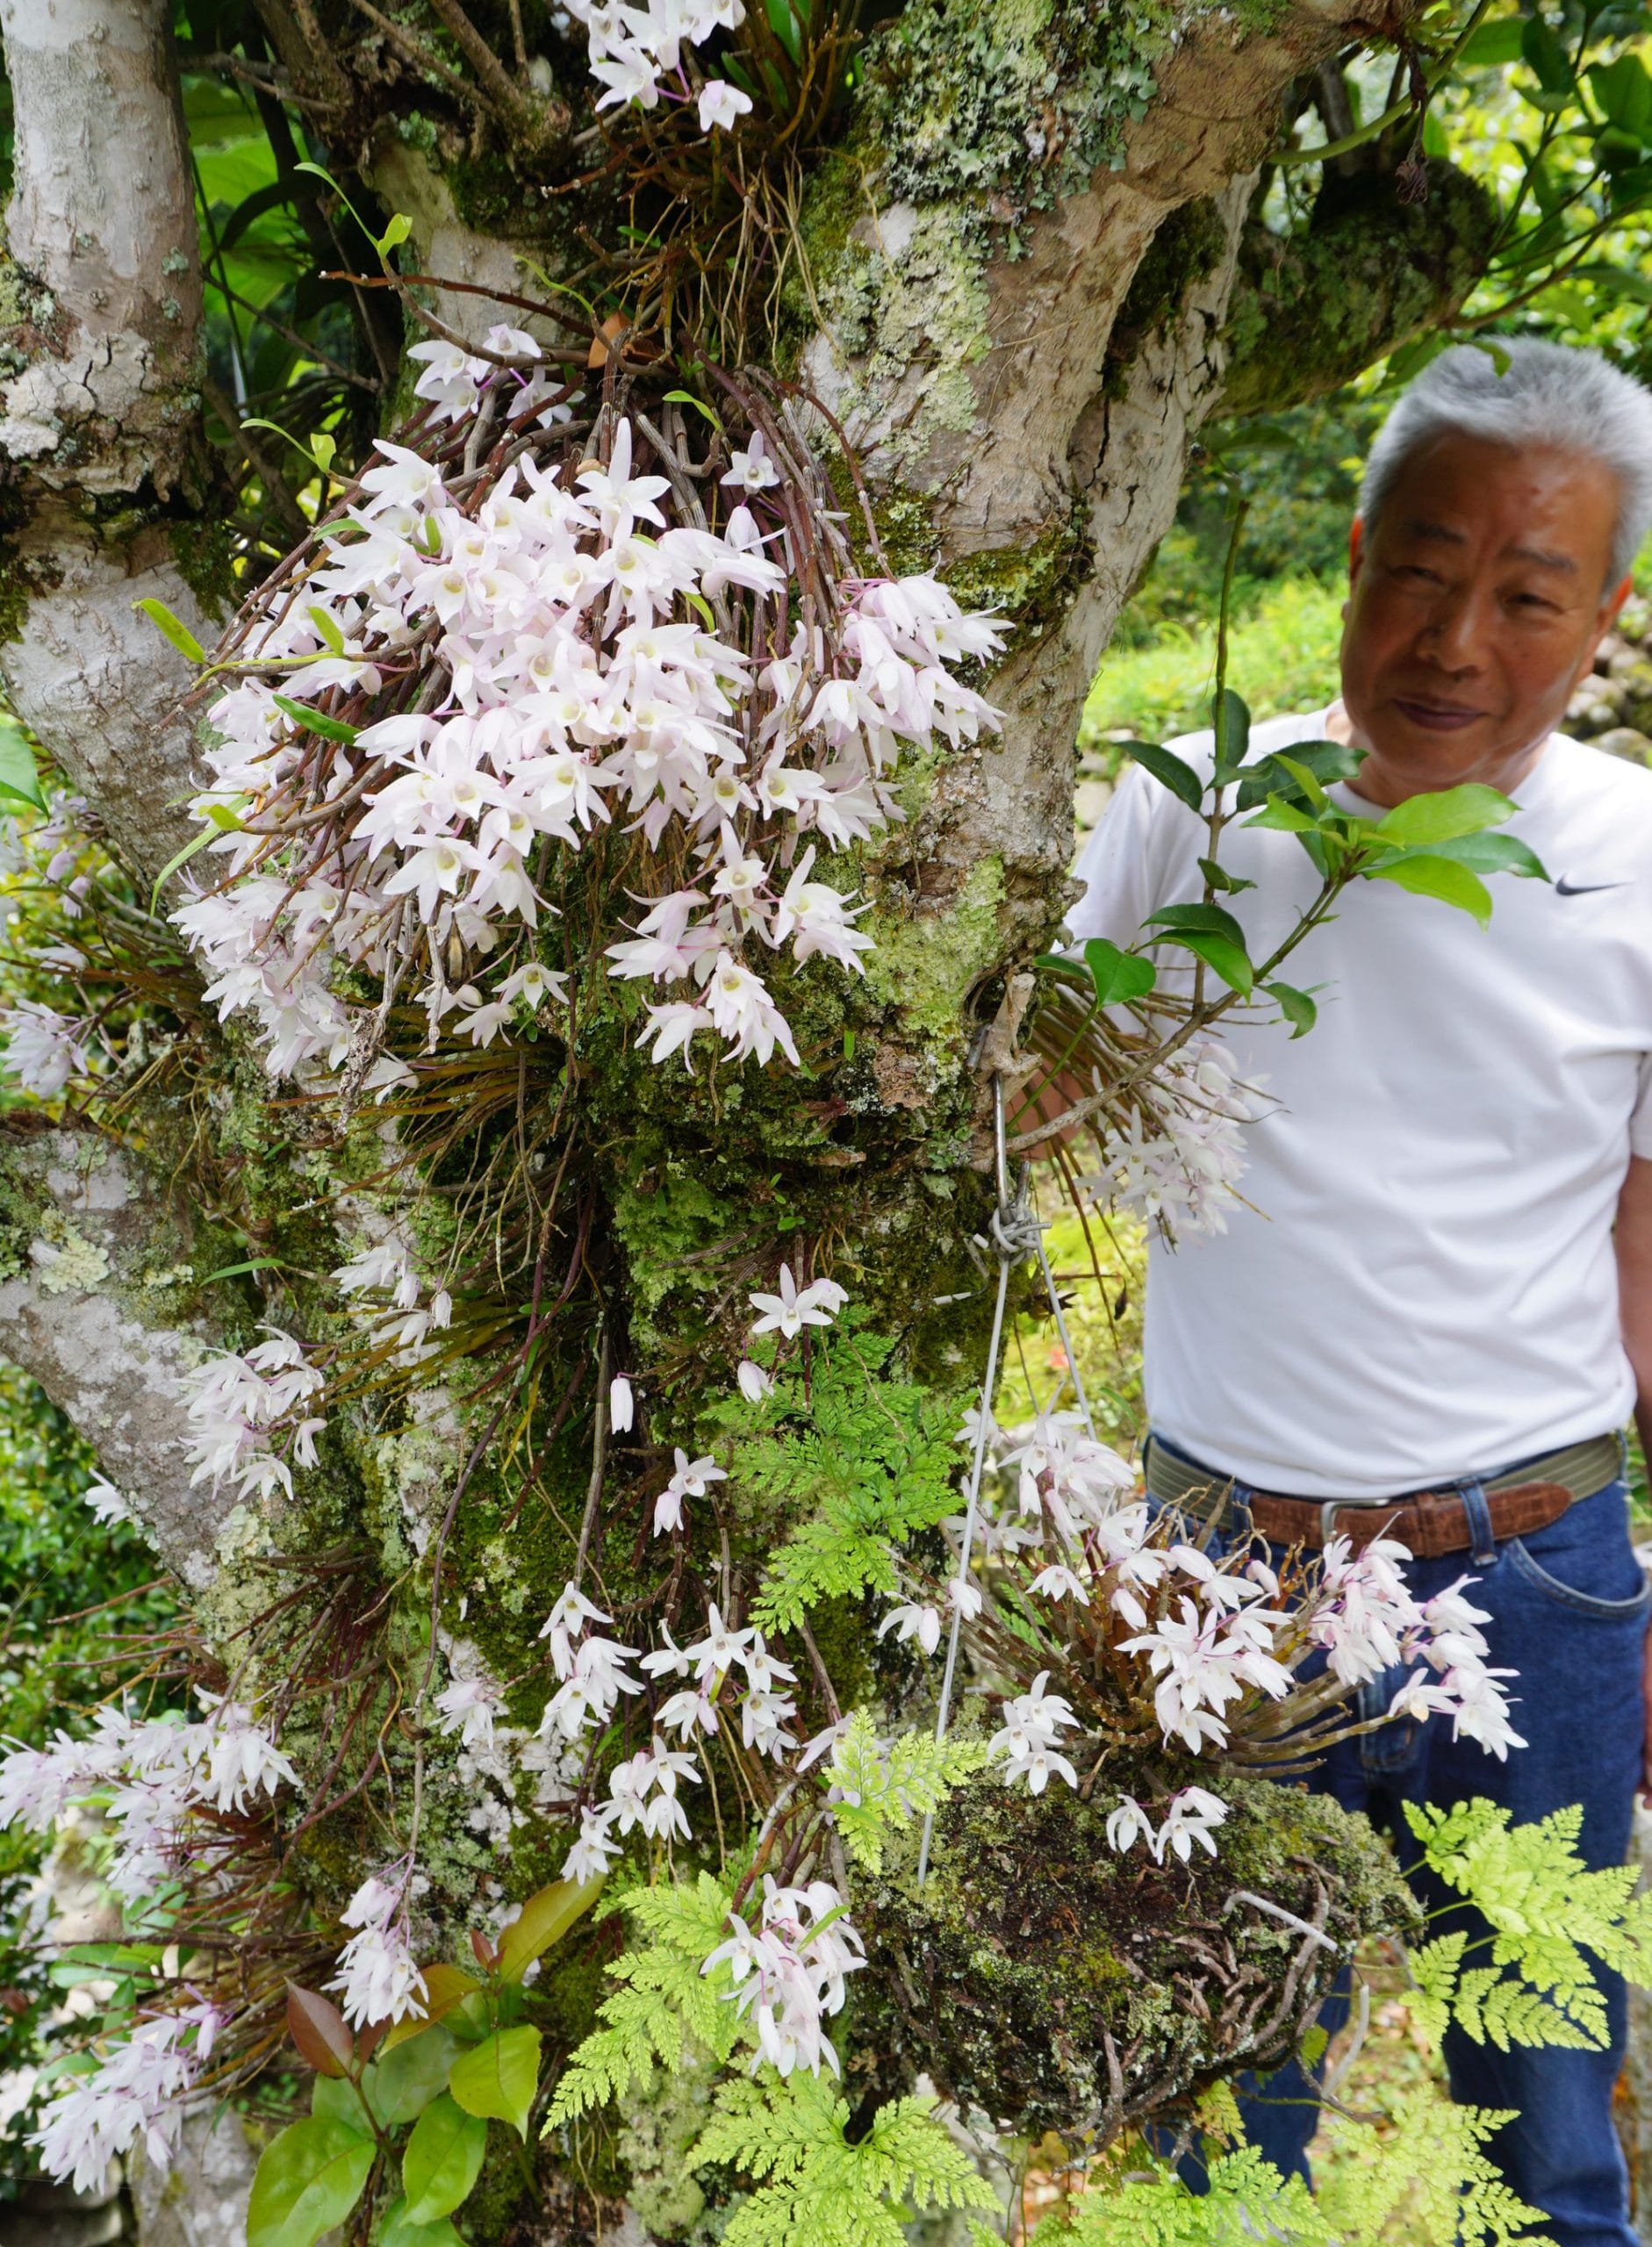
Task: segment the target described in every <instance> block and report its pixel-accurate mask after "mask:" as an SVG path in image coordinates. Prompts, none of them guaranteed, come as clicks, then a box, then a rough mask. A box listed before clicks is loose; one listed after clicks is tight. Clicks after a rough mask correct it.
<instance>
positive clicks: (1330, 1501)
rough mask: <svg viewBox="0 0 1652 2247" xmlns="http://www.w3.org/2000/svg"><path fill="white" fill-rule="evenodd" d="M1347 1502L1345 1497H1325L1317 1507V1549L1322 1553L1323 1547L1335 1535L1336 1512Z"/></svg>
mask: <svg viewBox="0 0 1652 2247" xmlns="http://www.w3.org/2000/svg"><path fill="white" fill-rule="evenodd" d="M1347 1503H1348V1501H1347V1499H1346V1498H1327V1499H1326V1500H1325V1503H1324V1504H1322V1505H1321V1507H1320V1509H1319V1549H1320V1551H1321V1552H1322V1553H1323V1552H1324V1550H1325V1547H1326V1546H1327V1545H1328V1544H1329V1543H1330V1542H1331V1540H1332V1538H1333V1537H1334V1536H1335V1535H1336V1533H1337V1514H1338V1512H1339V1511H1340V1508H1342V1507H1343V1506H1345V1505H1347Z"/></svg>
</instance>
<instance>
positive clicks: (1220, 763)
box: [1210, 686, 1251, 785]
mask: <svg viewBox="0 0 1652 2247" xmlns="http://www.w3.org/2000/svg"><path fill="white" fill-rule="evenodd" d="M1210 722H1211V725H1212V726H1213V728H1214V729H1215V732H1216V779H1217V784H1218V785H1221V784H1223V783H1225V782H1226V781H1228V780H1231V779H1234V778H1235V777H1236V776H1237V774H1238V772H1239V766H1240V765H1243V764H1244V762H1245V754H1246V750H1248V749H1249V747H1250V745H1251V712H1250V705H1249V704H1248V703H1247V702H1246V701H1245V700H1242V698H1241V697H1240V696H1239V695H1237V694H1235V693H1234V692H1233V690H1232V687H1231V686H1225V687H1224V688H1223V690H1222V693H1221V695H1220V697H1219V698H1218V699H1217V700H1216V701H1215V702H1214V703H1212V704H1211V706H1210Z"/></svg>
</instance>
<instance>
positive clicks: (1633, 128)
mask: <svg viewBox="0 0 1652 2247" xmlns="http://www.w3.org/2000/svg"><path fill="white" fill-rule="evenodd" d="M1589 84H1590V90H1591V92H1592V93H1593V95H1594V97H1595V99H1596V100H1597V101H1598V103H1599V104H1600V107H1601V110H1602V111H1603V113H1604V115H1605V119H1606V122H1607V123H1608V124H1609V125H1612V126H1616V127H1617V129H1618V130H1619V132H1620V133H1624V134H1626V135H1627V136H1628V138H1629V140H1630V142H1631V145H1632V146H1635V147H1638V146H1639V144H1640V143H1641V142H1642V141H1644V140H1646V138H1647V132H1648V126H1652V78H1648V75H1647V69H1646V65H1645V63H1644V62H1642V61H1641V58H1640V56H1639V55H1638V54H1620V55H1619V56H1618V57H1617V59H1616V60H1615V61H1612V62H1603V63H1600V64H1598V66H1597V67H1596V68H1594V69H1592V70H1591V72H1590V73H1589Z"/></svg>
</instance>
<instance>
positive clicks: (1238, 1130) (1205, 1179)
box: [1080, 1036, 1263, 1239]
mask: <svg viewBox="0 0 1652 2247" xmlns="http://www.w3.org/2000/svg"><path fill="white" fill-rule="evenodd" d="M1235 1072H1236V1064H1235V1061H1234V1058H1233V1055H1232V1051H1231V1050H1230V1049H1229V1048H1228V1047H1227V1046H1226V1045H1223V1043H1222V1042H1221V1040H1220V1039H1219V1038H1217V1037H1210V1036H1202V1037H1195V1038H1190V1039H1189V1042H1188V1043H1187V1045H1184V1046H1182V1048H1181V1049H1180V1050H1179V1051H1178V1052H1174V1053H1172V1054H1170V1055H1169V1056H1168V1057H1167V1059H1165V1060H1164V1061H1163V1062H1162V1063H1160V1066H1158V1067H1157V1068H1156V1069H1155V1070H1154V1072H1153V1088H1152V1098H1151V1102H1150V1103H1149V1104H1146V1105H1144V1104H1143V1103H1142V1102H1136V1103H1134V1104H1132V1105H1131V1108H1130V1109H1129V1110H1128V1112H1127V1114H1126V1115H1125V1116H1124V1117H1123V1118H1121V1119H1118V1120H1115V1121H1113V1122H1111V1123H1110V1125H1109V1128H1108V1130H1107V1133H1106V1137H1105V1139H1104V1141H1103V1149H1102V1160H1101V1167H1100V1168H1099V1169H1098V1170H1096V1171H1094V1172H1092V1173H1091V1174H1088V1176H1086V1177H1085V1178H1083V1179H1081V1181H1080V1185H1081V1188H1082V1189H1083V1191H1084V1192H1085V1193H1086V1194H1088V1195H1089V1196H1090V1197H1091V1198H1092V1199H1093V1200H1095V1201H1096V1202H1101V1203H1103V1204H1106V1205H1108V1206H1110V1207H1111V1208H1114V1209H1118V1210H1129V1211H1131V1212H1132V1213H1133V1214H1134V1215H1136V1216H1138V1217H1143V1218H1146V1219H1148V1220H1150V1221H1152V1222H1153V1223H1155V1224H1158V1225H1159V1226H1160V1228H1161V1229H1162V1230H1163V1231H1164V1232H1165V1233H1166V1234H1167V1236H1169V1237H1170V1238H1172V1239H1174V1238H1180V1237H1183V1236H1186V1237H1192V1236H1195V1235H1197V1234H1199V1233H1213V1232H1224V1231H1226V1229H1227V1209H1228V1205H1229V1204H1230V1203H1231V1202H1234V1201H1235V1200H1237V1199H1238V1198H1239V1180H1240V1179H1241V1178H1242V1177H1243V1176H1244V1174H1245V1169H1246V1154H1245V1138H1244V1128H1243V1127H1244V1126H1245V1125H1246V1123H1254V1122H1255V1121H1256V1119H1257V1117H1258V1116H1260V1115H1261V1113H1262V1112H1263V1103H1262V1102H1261V1100H1260V1099H1259V1097H1258V1095H1259V1094H1260V1092H1261V1086H1260V1084H1257V1083H1252V1084H1242V1083H1240V1082H1239V1079H1238V1077H1237V1075H1236V1073H1235Z"/></svg>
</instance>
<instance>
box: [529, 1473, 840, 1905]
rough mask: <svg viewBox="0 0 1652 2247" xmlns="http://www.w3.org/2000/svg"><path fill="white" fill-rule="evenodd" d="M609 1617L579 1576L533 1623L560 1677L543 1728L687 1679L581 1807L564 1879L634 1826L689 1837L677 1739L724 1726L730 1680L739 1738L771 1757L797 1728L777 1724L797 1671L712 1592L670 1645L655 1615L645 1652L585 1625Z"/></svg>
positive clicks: (550, 1733)
mask: <svg viewBox="0 0 1652 2247" xmlns="http://www.w3.org/2000/svg"><path fill="white" fill-rule="evenodd" d="M680 1458H681V1454H680V1453H679V1459H680ZM703 1463H704V1462H702V1464H703ZM610 1620H611V1618H610V1617H608V1616H607V1615H605V1614H604V1613H603V1612H602V1611H601V1609H600V1608H599V1607H597V1606H596V1605H594V1604H593V1602H592V1601H590V1600H588V1599H586V1598H585V1596H584V1594H583V1593H582V1592H581V1591H580V1590H579V1588H578V1585H577V1584H572V1583H570V1584H566V1585H564V1588H563V1591H562V1594H561V1597H559V1598H558V1600H557V1604H556V1605H555V1606H554V1607H553V1608H552V1609H551V1612H550V1614H549V1617H548V1618H547V1619H546V1621H545V1625H544V1627H543V1629H542V1631H541V1633H540V1636H541V1637H542V1638H544V1639H549V1641H550V1652H551V1662H552V1665H553V1667H554V1669H555V1670H556V1673H557V1677H558V1678H559V1679H560V1680H561V1681H562V1683H561V1684H560V1686H559V1688H558V1690H557V1691H556V1692H555V1693H554V1694H553V1695H552V1696H551V1698H550V1699H549V1702H547V1704H546V1706H545V1713H544V1716H543V1718H542V1720H541V1725H540V1730H541V1734H542V1735H543V1736H545V1737H547V1738H551V1737H559V1738H561V1739H563V1740H565V1741H570V1742H572V1741H578V1740H580V1739H582V1738H585V1736H586V1735H587V1734H601V1733H602V1732H603V1731H604V1730H605V1729H606V1727H607V1724H608V1722H609V1719H611V1718H612V1717H613V1715H614V1712H615V1710H616V1709H617V1708H618V1706H619V1705H620V1702H621V1698H622V1697H623V1696H632V1697H636V1696H639V1695H641V1694H643V1693H644V1692H645V1691H650V1688H654V1687H657V1686H659V1685H662V1684H663V1683H665V1682H666V1681H668V1680H672V1679H680V1680H684V1681H686V1682H685V1683H681V1684H680V1685H679V1688H678V1690H677V1691H675V1692H673V1693H672V1694H670V1695H669V1696H668V1698H666V1699H665V1700H664V1702H663V1703H661V1704H660V1705H659V1706H658V1707H657V1709H656V1711H655V1712H654V1717H653V1725H654V1730H653V1734H652V1737H651V1738H650V1741H649V1744H648V1746H647V1747H645V1748H638V1749H637V1750H636V1753H635V1754H634V1755H630V1756H628V1758H626V1759H625V1761H623V1762H621V1763H620V1764H618V1765H617V1766H616V1767H615V1769H614V1770H613V1771H612V1772H611V1773H610V1774H609V1778H608V1793H607V1799H606V1800H605V1801H603V1802H601V1803H600V1804H595V1805H592V1804H589V1803H587V1804H586V1805H585V1806H584V1807H583V1808H582V1810H581V1812H580V1820H579V1833H578V1839H577V1840H576V1841H575V1842H574V1844H573V1847H572V1848H571V1849H570V1851H569V1853H568V1856H567V1860H566V1862H565V1863H564V1866H563V1874H564V1878H566V1879H570V1880H589V1879H592V1878H594V1877H595V1876H596V1875H597V1874H599V1873H601V1872H606V1871H607V1869H608V1867H609V1865H610V1864H611V1863H613V1862H614V1858H615V1857H616V1856H618V1855H619V1841H618V1839H617V1838H616V1836H622V1835H624V1834H628V1833H629V1832H630V1831H631V1830H632V1828H633V1827H637V1828H640V1830H641V1831H642V1832H643V1834H646V1835H648V1836H649V1837H650V1839H654V1840H670V1839H672V1838H675V1839H677V1840H680V1841H689V1840H691V1839H692V1838H693V1829H692V1827H691V1826H690V1824H689V1820H688V1813H687V1811H686V1808H685V1806H684V1804H683V1801H682V1798H681V1796H680V1794H679V1788H680V1787H682V1786H683V1785H690V1786H693V1785H698V1784H700V1780H701V1777H702V1774H701V1771H700V1765H699V1763H698V1762H697V1761H696V1760H695V1758H694V1756H693V1754H692V1752H691V1751H690V1749H689V1748H688V1747H687V1745H686V1743H687V1742H689V1741H692V1740H693V1739H694V1738H695V1737H696V1735H698V1734H713V1733H716V1732H718V1731H720V1730H721V1728H722V1715H723V1714H725V1713H730V1712H731V1705H729V1704H723V1703H722V1695H723V1691H724V1688H725V1685H727V1684H728V1683H729V1680H730V1679H737V1680H738V1681H739V1683H738V1684H737V1685H736V1689H735V1691H736V1695H737V1698H738V1706H739V1714H740V1732H741V1738H742V1741H743V1745H744V1746H745V1747H747V1748H755V1749H756V1750H757V1752H758V1754H759V1755H768V1756H772V1757H776V1758H779V1757H783V1756H784V1755H786V1754H787V1753H788V1752H789V1751H790V1750H791V1749H793V1748H795V1747H796V1746H797V1739H796V1735H795V1734H793V1733H791V1732H789V1731H788V1730H787V1729H786V1727H787V1725H788V1724H789V1723H790V1721H791V1720H792V1719H794V1717H795V1716H796V1714H797V1704H796V1702H795V1700H794V1698H793V1697H792V1696H791V1695H790V1694H789V1693H788V1692H786V1690H785V1689H786V1686H788V1685H790V1684H794V1683H795V1682H796V1672H795V1671H794V1669H792V1668H791V1667H790V1666H789V1664H787V1663H786V1662H782V1661H781V1660H780V1658H779V1655H776V1654H775V1653H774V1651H773V1649H772V1648H771V1647H770V1646H769V1644H768V1642H767V1640H765V1637H764V1635H763V1633H762V1632H761V1631H759V1630H758V1629H757V1628H756V1627H755V1626H747V1627H746V1628H744V1629H743V1630H735V1629H733V1628H731V1627H730V1626H729V1624H728V1623H726V1622H725V1621H724V1619H723V1618H722V1614H721V1612H719V1610H718V1608H717V1605H716V1604H715V1601H714V1602H712V1603H711V1604H709V1605H708V1607H707V1628H706V1634H705V1636H704V1638H702V1639H699V1640H693V1642H692V1643H691V1644H689V1645H687V1646H679V1645H678V1643H677V1641H676V1640H675V1639H673V1637H672V1633H671V1629H670V1627H669V1626H668V1625H666V1624H664V1623H661V1625H660V1626H659V1629H658V1636H659V1640H660V1644H659V1645H658V1646H657V1648H654V1649H653V1650H652V1651H651V1652H650V1653H648V1654H642V1653H641V1652H640V1649H639V1648H636V1647H631V1646H624V1645H621V1643H620V1642H619V1641H617V1640H614V1639H610V1638H605V1637H603V1636H602V1635H600V1633H596V1632H593V1630H592V1629H591V1628H590V1626H591V1625H592V1624H593V1623H607V1622H608V1621H610ZM633 1665H635V1667H633ZM638 1669H640V1670H641V1671H642V1673H643V1675H642V1676H639V1675H637V1674H636V1673H637V1670H638ZM731 1700H732V1697H731ZM667 1733H671V1734H676V1736H677V1738H678V1740H679V1741H680V1742H682V1743H684V1744H683V1745H681V1746H679V1747H678V1748H671V1747H669V1746H667V1744H666V1742H665V1741H664V1738H663V1737H662V1734H667Z"/></svg>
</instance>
